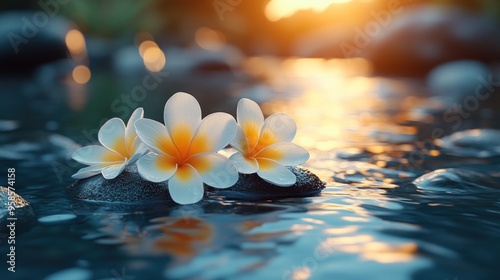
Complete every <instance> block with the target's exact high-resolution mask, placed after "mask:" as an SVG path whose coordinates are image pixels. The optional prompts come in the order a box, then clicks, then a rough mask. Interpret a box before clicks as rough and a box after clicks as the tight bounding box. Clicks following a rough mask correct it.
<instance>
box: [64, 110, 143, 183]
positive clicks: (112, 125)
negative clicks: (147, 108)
mask: <svg viewBox="0 0 500 280" xmlns="http://www.w3.org/2000/svg"><path fill="white" fill-rule="evenodd" d="M143 115H144V110H143V109H142V108H137V109H136V110H135V111H134V112H133V113H132V115H131V116H130V119H129V121H128V123H127V126H125V124H124V123H123V121H122V120H121V119H119V118H112V119H110V120H108V121H107V122H106V123H105V124H104V125H103V126H102V127H101V128H100V129H99V133H98V135H97V136H98V139H99V142H100V143H101V144H102V146H100V145H90V146H86V147H82V148H80V149H78V150H76V151H75V152H74V153H73V154H72V155H71V157H72V158H73V159H74V160H76V161H78V162H80V163H82V164H86V165H90V166H88V167H85V168H82V169H80V170H79V171H78V172H77V173H76V174H74V175H73V176H72V177H73V178H75V179H83V178H87V177H91V176H94V175H97V174H99V173H102V176H104V178H106V179H114V178H116V176H118V175H119V174H120V173H121V172H122V171H123V169H124V168H125V166H127V165H129V164H132V163H134V162H135V161H137V160H138V159H139V158H140V157H141V156H142V155H144V154H145V153H146V151H147V148H146V146H145V145H144V144H142V142H141V140H140V138H139V137H137V133H136V131H135V127H134V122H135V121H137V120H138V119H141V118H142V117H143Z"/></svg>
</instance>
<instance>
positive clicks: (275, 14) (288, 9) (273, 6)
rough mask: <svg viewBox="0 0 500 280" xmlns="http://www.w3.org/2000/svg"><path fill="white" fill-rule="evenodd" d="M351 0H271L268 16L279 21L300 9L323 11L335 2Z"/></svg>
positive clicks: (267, 11)
mask: <svg viewBox="0 0 500 280" xmlns="http://www.w3.org/2000/svg"><path fill="white" fill-rule="evenodd" d="M350 1H351V0H309V1H287V0H271V2H269V3H268V4H267V6H266V10H265V13H266V17H267V19H269V20H270V21H278V20H280V19H282V18H286V17H289V16H292V15H293V14H295V13H296V12H298V11H300V10H313V11H316V12H321V11H324V10H326V8H328V7H329V6H330V5H332V4H335V3H347V2H350Z"/></svg>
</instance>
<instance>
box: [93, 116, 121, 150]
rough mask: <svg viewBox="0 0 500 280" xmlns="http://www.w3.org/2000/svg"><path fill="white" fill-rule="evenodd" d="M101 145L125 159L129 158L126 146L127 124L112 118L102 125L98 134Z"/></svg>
mask: <svg viewBox="0 0 500 280" xmlns="http://www.w3.org/2000/svg"><path fill="white" fill-rule="evenodd" d="M97 138H98V139H99V142H101V144H102V145H103V146H104V147H106V148H108V149H110V150H112V151H115V152H117V153H119V154H121V155H122V156H124V157H128V152H127V147H126V146H125V124H124V123H123V121H122V120H121V119H119V118H112V119H110V120H108V121H107V122H106V123H104V124H103V125H102V127H101V128H100V129H99V133H98V134H97Z"/></svg>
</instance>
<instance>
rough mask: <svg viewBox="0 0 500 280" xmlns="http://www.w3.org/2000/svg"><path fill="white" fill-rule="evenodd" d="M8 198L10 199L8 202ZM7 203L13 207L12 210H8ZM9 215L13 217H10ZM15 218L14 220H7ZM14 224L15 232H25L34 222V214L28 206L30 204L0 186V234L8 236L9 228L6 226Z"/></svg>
mask: <svg viewBox="0 0 500 280" xmlns="http://www.w3.org/2000/svg"><path fill="white" fill-rule="evenodd" d="M9 197H10V198H11V199H10V200H9ZM9 202H10V205H11V206H14V208H15V209H14V210H13V211H12V209H9ZM11 213H12V214H13V215H11ZM8 218H15V219H16V220H8ZM11 222H15V232H19V230H25V229H27V228H29V227H30V226H32V225H33V224H34V222H35V214H34V213H33V209H32V208H31V206H30V203H29V202H28V201H26V200H25V199H24V198H22V197H21V196H20V195H18V194H17V193H15V192H14V191H12V190H11V191H9V189H8V188H5V187H2V186H0V233H1V234H8V233H9V231H10V230H9V228H7V225H8V224H10V223H11Z"/></svg>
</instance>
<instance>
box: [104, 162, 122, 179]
mask: <svg viewBox="0 0 500 280" xmlns="http://www.w3.org/2000/svg"><path fill="white" fill-rule="evenodd" d="M125 165H127V162H122V163H117V164H113V165H110V166H107V167H105V168H104V169H102V170H101V173H102V176H103V177H104V178H105V179H108V180H110V179H114V178H116V176H118V175H120V173H122V171H123V169H124V168H125Z"/></svg>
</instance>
